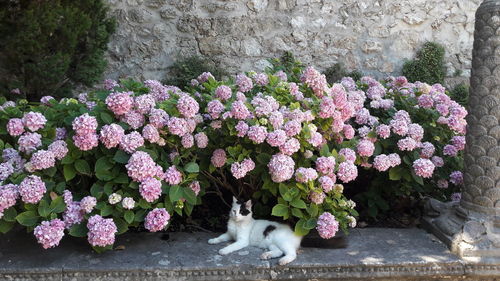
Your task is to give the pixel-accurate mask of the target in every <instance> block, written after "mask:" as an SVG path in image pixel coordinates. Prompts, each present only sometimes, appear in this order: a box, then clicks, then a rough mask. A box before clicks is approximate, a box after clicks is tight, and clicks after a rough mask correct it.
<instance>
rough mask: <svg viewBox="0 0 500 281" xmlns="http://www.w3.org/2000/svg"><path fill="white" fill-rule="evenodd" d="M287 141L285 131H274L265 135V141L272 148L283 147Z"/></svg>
mask: <svg viewBox="0 0 500 281" xmlns="http://www.w3.org/2000/svg"><path fill="white" fill-rule="evenodd" d="M286 140H287V136H286V133H285V131H283V130H275V131H272V132H270V133H269V134H267V137H266V141H267V143H268V144H269V145H270V146H272V147H279V146H280V145H283V144H284V143H285V142H286Z"/></svg>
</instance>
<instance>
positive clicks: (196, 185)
mask: <svg viewBox="0 0 500 281" xmlns="http://www.w3.org/2000/svg"><path fill="white" fill-rule="evenodd" d="M189 188H190V189H191V190H192V191H193V192H194V194H196V196H198V194H199V193H200V191H201V186H200V182H199V181H193V182H191V183H190V184H189Z"/></svg>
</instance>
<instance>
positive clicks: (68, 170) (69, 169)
mask: <svg viewBox="0 0 500 281" xmlns="http://www.w3.org/2000/svg"><path fill="white" fill-rule="evenodd" d="M63 174H64V179H65V180H66V181H67V182H68V181H70V180H72V179H73V178H74V177H75V176H76V170H75V167H74V166H73V164H66V165H64V168H63Z"/></svg>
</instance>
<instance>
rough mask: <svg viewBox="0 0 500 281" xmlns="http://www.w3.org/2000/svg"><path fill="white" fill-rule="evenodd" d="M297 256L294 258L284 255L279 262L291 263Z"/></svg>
mask: <svg viewBox="0 0 500 281" xmlns="http://www.w3.org/2000/svg"><path fill="white" fill-rule="evenodd" d="M294 259H295V258H292V257H286V256H285V257H282V258H281V259H280V260H279V264H280V265H285V264H289V263H291V262H292V261H293V260H294Z"/></svg>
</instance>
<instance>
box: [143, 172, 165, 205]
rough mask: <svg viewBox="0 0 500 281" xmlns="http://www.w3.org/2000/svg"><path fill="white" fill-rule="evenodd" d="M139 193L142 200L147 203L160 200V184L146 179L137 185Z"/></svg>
mask: <svg viewBox="0 0 500 281" xmlns="http://www.w3.org/2000/svg"><path fill="white" fill-rule="evenodd" d="M139 192H140V193H141V196H142V198H144V200H146V201H148V202H150V203H151V202H154V201H155V200H156V199H158V198H160V195H161V182H160V181H159V180H157V179H155V178H147V179H145V180H143V181H142V182H141V184H140V185H139Z"/></svg>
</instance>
